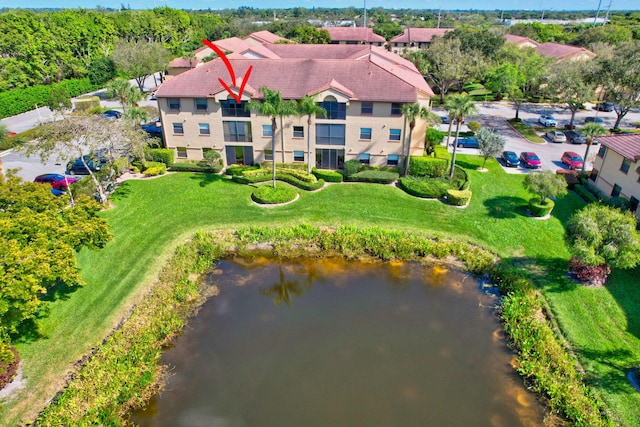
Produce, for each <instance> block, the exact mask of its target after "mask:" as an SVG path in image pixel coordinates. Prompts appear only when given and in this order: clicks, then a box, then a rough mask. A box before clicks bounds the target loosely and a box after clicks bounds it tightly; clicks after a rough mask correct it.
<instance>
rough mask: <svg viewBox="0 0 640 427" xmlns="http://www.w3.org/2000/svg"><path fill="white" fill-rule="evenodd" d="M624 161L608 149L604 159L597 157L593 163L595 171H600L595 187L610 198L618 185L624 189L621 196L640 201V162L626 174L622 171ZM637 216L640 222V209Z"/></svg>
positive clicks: (620, 156) (634, 163) (632, 164)
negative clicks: (639, 180) (614, 187)
mask: <svg viewBox="0 0 640 427" xmlns="http://www.w3.org/2000/svg"><path fill="white" fill-rule="evenodd" d="M623 159H624V157H623V156H622V155H620V154H618V153H616V152H615V151H613V150H611V149H609V148H607V150H606V152H605V154H604V158H603V157H600V156H596V158H595V160H594V162H593V167H594V169H597V170H598V176H597V178H596V181H595V185H596V186H597V187H598V188H599V189H600V190H602V191H603V192H604V193H605V194H606V195H608V196H609V195H611V191H612V190H613V186H614V185H615V184H618V185H619V186H620V187H621V188H622V190H621V192H620V196H622V197H625V198H627V199H631V197H635V198H636V199H639V200H640V182H638V179H640V174H639V173H638V168H639V167H640V162H633V161H632V162H631V166H630V167H629V172H627V173H626V174H625V173H623V172H622V171H621V170H620V166H622V160H623ZM635 215H636V218H638V219H639V220H640V208H639V209H637V210H636V212H635Z"/></svg>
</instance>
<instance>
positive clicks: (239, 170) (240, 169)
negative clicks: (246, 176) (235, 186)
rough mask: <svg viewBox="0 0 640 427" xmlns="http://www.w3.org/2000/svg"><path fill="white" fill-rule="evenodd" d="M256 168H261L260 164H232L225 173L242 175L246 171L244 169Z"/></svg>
mask: <svg viewBox="0 0 640 427" xmlns="http://www.w3.org/2000/svg"><path fill="white" fill-rule="evenodd" d="M255 169H260V166H246V165H231V166H228V167H227V169H226V170H225V171H224V173H225V174H227V175H231V176H234V175H238V176H240V175H242V174H243V173H244V171H248V170H255Z"/></svg>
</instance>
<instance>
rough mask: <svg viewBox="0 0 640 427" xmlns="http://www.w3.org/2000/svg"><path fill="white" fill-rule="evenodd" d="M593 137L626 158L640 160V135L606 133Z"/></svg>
mask: <svg viewBox="0 0 640 427" xmlns="http://www.w3.org/2000/svg"><path fill="white" fill-rule="evenodd" d="M595 139H596V140H597V141H598V142H600V143H601V144H602V145H604V146H605V147H607V148H610V149H612V150H613V151H615V152H616V153H618V154H620V155H621V156H623V157H624V158H626V159H629V160H633V161H634V162H636V161H638V160H640V135H607V136H597V137H595Z"/></svg>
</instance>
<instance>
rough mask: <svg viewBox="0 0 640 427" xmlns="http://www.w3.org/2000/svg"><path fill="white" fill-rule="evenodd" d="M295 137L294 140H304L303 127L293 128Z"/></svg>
mask: <svg viewBox="0 0 640 427" xmlns="http://www.w3.org/2000/svg"><path fill="white" fill-rule="evenodd" d="M293 137H294V138H304V128H303V127H302V126H294V127H293Z"/></svg>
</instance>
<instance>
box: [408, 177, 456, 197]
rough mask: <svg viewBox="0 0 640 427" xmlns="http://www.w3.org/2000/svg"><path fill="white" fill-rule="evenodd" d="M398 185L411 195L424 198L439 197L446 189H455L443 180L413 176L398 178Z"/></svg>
mask: <svg viewBox="0 0 640 427" xmlns="http://www.w3.org/2000/svg"><path fill="white" fill-rule="evenodd" d="M399 185H400V188H401V189H402V190H404V191H406V192H407V193H409V194H411V195H412V196H416V197H422V198H425V199H440V198H442V197H444V196H445V195H446V194H447V191H448V190H457V188H454V186H452V185H451V183H449V182H447V181H445V180H440V179H434V178H419V177H413V176H405V177H402V178H400V181H399Z"/></svg>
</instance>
